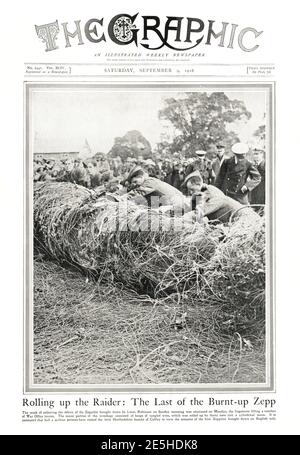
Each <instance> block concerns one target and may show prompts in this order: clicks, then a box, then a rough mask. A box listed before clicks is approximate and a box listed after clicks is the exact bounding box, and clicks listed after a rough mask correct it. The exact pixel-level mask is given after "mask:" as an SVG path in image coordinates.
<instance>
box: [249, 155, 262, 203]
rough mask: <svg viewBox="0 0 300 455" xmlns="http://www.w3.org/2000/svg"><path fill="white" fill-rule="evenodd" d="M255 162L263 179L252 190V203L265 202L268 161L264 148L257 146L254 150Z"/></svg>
mask: <svg viewBox="0 0 300 455" xmlns="http://www.w3.org/2000/svg"><path fill="white" fill-rule="evenodd" d="M253 158H254V164H255V165H256V166H257V170H258V172H259V173H260V176H261V181H260V184H259V185H257V186H256V187H255V188H254V190H253V191H252V192H251V204H260V205H264V204H265V199H266V197H265V194H266V188H265V185H266V182H265V173H266V162H265V152H264V150H262V149H259V148H255V149H254V150H253Z"/></svg>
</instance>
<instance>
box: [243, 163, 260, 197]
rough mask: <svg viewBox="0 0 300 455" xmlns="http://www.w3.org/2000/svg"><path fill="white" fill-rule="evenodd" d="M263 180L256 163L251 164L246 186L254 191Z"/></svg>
mask: <svg viewBox="0 0 300 455" xmlns="http://www.w3.org/2000/svg"><path fill="white" fill-rule="evenodd" d="M260 182H261V175H260V173H259V171H258V169H257V167H256V166H254V164H251V163H250V165H249V168H248V178H247V181H246V183H245V186H246V187H247V189H248V191H252V190H253V189H254V188H255V187H256V186H257V185H259V183H260Z"/></svg>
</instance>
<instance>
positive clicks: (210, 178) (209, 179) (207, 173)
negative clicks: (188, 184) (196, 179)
mask: <svg viewBox="0 0 300 455" xmlns="http://www.w3.org/2000/svg"><path fill="white" fill-rule="evenodd" d="M195 153H196V155H197V157H198V158H197V159H196V160H195V161H194V162H193V163H190V164H188V165H187V168H186V174H185V175H186V177H187V176H188V175H189V174H191V173H192V172H195V171H199V172H200V174H201V177H202V179H203V182H204V183H206V184H207V185H211V184H212V183H214V181H215V178H216V175H215V173H214V171H213V168H212V162H211V161H210V160H208V159H207V158H206V156H205V155H206V151H205V150H197V151H196V152H195Z"/></svg>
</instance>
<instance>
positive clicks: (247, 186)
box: [215, 142, 261, 205]
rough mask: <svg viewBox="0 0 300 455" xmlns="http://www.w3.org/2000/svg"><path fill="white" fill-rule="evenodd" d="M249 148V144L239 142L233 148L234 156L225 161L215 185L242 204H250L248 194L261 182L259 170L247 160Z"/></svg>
mask: <svg viewBox="0 0 300 455" xmlns="http://www.w3.org/2000/svg"><path fill="white" fill-rule="evenodd" d="M248 151H249V148H248V145H247V144H243V143H241V142H238V143H237V144H234V145H233V146H232V152H233V153H234V156H233V157H232V158H229V159H227V160H224V162H223V164H222V166H221V169H220V172H219V175H218V177H217V179H216V182H215V185H216V187H217V188H219V189H220V190H222V191H223V193H224V194H225V195H226V196H229V197H231V198H232V199H235V200H236V201H238V202H240V203H241V204H244V205H247V204H249V199H248V194H249V192H250V191H252V190H253V189H254V188H255V187H256V186H257V185H258V184H259V183H260V181H261V176H260V173H259V172H258V170H257V168H256V167H255V166H254V165H253V164H252V163H251V162H250V161H248V160H247V159H246V154H247V153H248Z"/></svg>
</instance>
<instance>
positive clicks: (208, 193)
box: [183, 171, 258, 223]
mask: <svg viewBox="0 0 300 455" xmlns="http://www.w3.org/2000/svg"><path fill="white" fill-rule="evenodd" d="M183 186H185V187H186V188H187V193H188V194H189V195H190V196H191V205H190V209H191V210H192V211H196V212H197V211H199V210H201V211H202V217H206V218H208V220H210V221H219V222H222V223H228V222H229V221H230V220H234V219H236V218H239V217H241V216H247V217H249V216H253V217H255V216H256V217H258V215H257V214H256V213H255V212H254V210H252V209H251V208H250V207H246V208H245V206H244V205H243V204H241V203H240V202H238V201H236V200H234V199H232V198H230V197H228V196H225V194H224V193H223V192H222V191H221V190H219V189H218V188H216V187H215V186H213V185H206V184H205V183H203V180H202V177H201V174H200V172H199V171H194V172H192V173H191V174H190V175H188V176H187V177H186V179H185V181H184V182H183Z"/></svg>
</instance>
